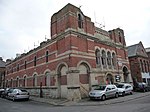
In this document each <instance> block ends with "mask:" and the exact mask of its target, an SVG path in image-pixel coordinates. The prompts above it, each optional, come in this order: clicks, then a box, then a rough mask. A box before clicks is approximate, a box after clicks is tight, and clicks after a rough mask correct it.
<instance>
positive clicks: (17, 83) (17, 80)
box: [16, 77, 19, 87]
mask: <svg viewBox="0 0 150 112" xmlns="http://www.w3.org/2000/svg"><path fill="white" fill-rule="evenodd" d="M16 87H19V78H18V77H17V79H16Z"/></svg>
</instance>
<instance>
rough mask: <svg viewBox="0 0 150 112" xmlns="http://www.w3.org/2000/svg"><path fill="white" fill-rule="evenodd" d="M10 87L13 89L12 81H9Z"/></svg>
mask: <svg viewBox="0 0 150 112" xmlns="http://www.w3.org/2000/svg"><path fill="white" fill-rule="evenodd" d="M10 87H13V79H11V81H10Z"/></svg>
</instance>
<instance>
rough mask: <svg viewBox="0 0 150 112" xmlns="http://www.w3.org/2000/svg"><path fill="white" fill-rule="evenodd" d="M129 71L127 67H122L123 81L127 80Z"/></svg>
mask: <svg viewBox="0 0 150 112" xmlns="http://www.w3.org/2000/svg"><path fill="white" fill-rule="evenodd" d="M128 74H129V71H128V69H127V67H125V66H124V67H123V78H124V82H129V75H128Z"/></svg>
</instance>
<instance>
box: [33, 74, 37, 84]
mask: <svg viewBox="0 0 150 112" xmlns="http://www.w3.org/2000/svg"><path fill="white" fill-rule="evenodd" d="M33 86H37V75H36V74H34V75H33Z"/></svg>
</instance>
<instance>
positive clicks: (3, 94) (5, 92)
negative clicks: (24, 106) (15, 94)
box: [1, 88, 14, 98]
mask: <svg viewBox="0 0 150 112" xmlns="http://www.w3.org/2000/svg"><path fill="white" fill-rule="evenodd" d="M13 89H14V88H6V89H5V90H4V92H2V94H1V97H2V98H8V93H11V92H12V90H13Z"/></svg>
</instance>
